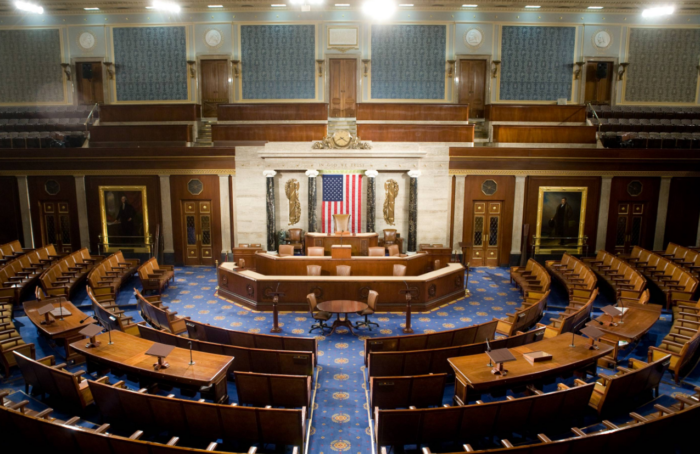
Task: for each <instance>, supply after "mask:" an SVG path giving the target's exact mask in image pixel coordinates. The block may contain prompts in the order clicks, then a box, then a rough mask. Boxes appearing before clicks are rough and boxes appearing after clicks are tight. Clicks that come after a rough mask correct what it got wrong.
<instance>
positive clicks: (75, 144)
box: [0, 128, 88, 148]
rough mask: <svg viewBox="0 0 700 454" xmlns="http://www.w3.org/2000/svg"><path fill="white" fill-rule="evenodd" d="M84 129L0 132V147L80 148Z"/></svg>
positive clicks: (83, 138) (85, 136) (84, 138)
mask: <svg viewBox="0 0 700 454" xmlns="http://www.w3.org/2000/svg"><path fill="white" fill-rule="evenodd" d="M87 138H88V133H87V132H85V131H72V130H70V129H56V128H52V129H50V130H49V131H44V132H0V148H80V147H82V146H83V144H84V143H85V140H86V139H87Z"/></svg>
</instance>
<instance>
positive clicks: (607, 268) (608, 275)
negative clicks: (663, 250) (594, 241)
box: [583, 251, 647, 301]
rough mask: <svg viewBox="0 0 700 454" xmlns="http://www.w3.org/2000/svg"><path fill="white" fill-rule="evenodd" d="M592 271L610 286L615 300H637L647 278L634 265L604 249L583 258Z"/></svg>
mask: <svg viewBox="0 0 700 454" xmlns="http://www.w3.org/2000/svg"><path fill="white" fill-rule="evenodd" d="M583 261H584V262H585V263H587V264H588V266H590V268H591V269H592V270H593V272H594V273H596V274H597V275H598V276H599V277H601V278H602V279H603V280H605V282H607V283H608V285H610V287H612V289H613V290H614V292H615V300H616V301H624V300H637V299H638V298H640V297H641V296H642V293H643V292H644V289H645V288H646V285H647V280H646V278H645V277H644V275H643V274H642V273H640V272H639V271H638V270H637V269H636V268H634V266H632V265H630V264H629V263H627V262H626V261H624V260H622V259H621V258H620V257H618V256H616V255H615V254H612V253H610V252H606V251H598V253H597V254H596V256H595V257H587V258H584V259H583Z"/></svg>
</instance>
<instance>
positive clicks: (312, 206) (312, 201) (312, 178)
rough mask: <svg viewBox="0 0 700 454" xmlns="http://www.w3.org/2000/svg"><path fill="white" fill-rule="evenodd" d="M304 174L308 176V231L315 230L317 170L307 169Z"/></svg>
mask: <svg viewBox="0 0 700 454" xmlns="http://www.w3.org/2000/svg"><path fill="white" fill-rule="evenodd" d="M306 176H307V177H309V206H308V210H309V227H308V229H307V231H308V232H315V231H316V225H317V222H316V177H317V176H318V170H314V169H309V170H307V171H306Z"/></svg>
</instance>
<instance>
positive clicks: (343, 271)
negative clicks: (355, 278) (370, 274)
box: [335, 265, 352, 276]
mask: <svg viewBox="0 0 700 454" xmlns="http://www.w3.org/2000/svg"><path fill="white" fill-rule="evenodd" d="M351 270H352V268H351V267H350V265H338V266H336V267H335V275H336V276H350V271H351Z"/></svg>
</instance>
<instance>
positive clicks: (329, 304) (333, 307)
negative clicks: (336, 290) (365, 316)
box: [318, 300, 367, 336]
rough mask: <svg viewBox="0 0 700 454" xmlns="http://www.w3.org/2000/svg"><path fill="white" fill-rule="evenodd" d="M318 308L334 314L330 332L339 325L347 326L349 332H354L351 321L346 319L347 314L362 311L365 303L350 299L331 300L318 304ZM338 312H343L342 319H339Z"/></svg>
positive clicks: (365, 307) (365, 306) (365, 305)
mask: <svg viewBox="0 0 700 454" xmlns="http://www.w3.org/2000/svg"><path fill="white" fill-rule="evenodd" d="M318 309H319V310H321V311H324V312H330V313H331V314H336V319H335V321H334V322H333V327H332V328H331V333H330V334H329V336H330V335H331V334H333V333H334V332H335V329H336V328H337V327H339V326H347V327H348V328H350V332H351V333H352V334H355V331H353V330H352V322H350V320H348V314H353V313H355V312H360V311H364V310H365V309H367V304H366V303H363V302H362V301H352V300H332V301H324V302H322V303H319V304H318ZM340 314H345V318H344V319H343V320H341V319H340Z"/></svg>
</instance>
